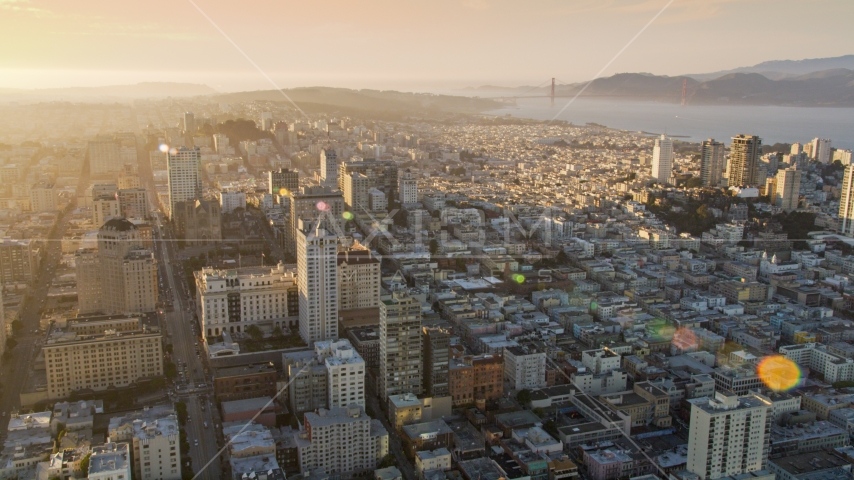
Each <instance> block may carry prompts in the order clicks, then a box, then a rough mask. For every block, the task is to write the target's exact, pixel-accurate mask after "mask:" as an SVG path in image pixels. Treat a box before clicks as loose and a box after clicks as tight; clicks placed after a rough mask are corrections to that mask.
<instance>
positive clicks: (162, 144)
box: [158, 143, 169, 153]
mask: <svg viewBox="0 0 854 480" xmlns="http://www.w3.org/2000/svg"><path fill="white" fill-rule="evenodd" d="M158 148H159V149H160V151H161V152H163V153H166V152H168V151H169V145H166V144H165V143H161V144H160V147H158Z"/></svg>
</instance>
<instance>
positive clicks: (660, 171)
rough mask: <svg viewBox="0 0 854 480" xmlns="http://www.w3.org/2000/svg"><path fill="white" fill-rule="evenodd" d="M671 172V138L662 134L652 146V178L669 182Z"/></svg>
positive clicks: (661, 181) (662, 182) (664, 182)
mask: <svg viewBox="0 0 854 480" xmlns="http://www.w3.org/2000/svg"><path fill="white" fill-rule="evenodd" d="M672 174H673V139H671V138H667V135H662V136H661V138H656V139H655V145H654V146H653V148H652V178H653V179H655V180H656V181H657V182H658V183H661V184H665V185H666V184H668V183H670V177H671V175H672Z"/></svg>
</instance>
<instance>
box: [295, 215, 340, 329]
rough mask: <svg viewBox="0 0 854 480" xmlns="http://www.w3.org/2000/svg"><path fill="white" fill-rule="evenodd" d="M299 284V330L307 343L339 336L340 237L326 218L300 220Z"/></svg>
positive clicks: (298, 240) (298, 236)
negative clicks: (328, 225)
mask: <svg viewBox="0 0 854 480" xmlns="http://www.w3.org/2000/svg"><path fill="white" fill-rule="evenodd" d="M297 284H298V286H299V333H300V336H301V337H302V339H303V340H305V343H307V344H309V345H313V344H314V342H317V341H320V340H334V339H336V338H338V237H337V236H336V235H335V234H334V233H333V232H332V231H331V230H327V227H326V220H324V219H319V220H314V221H302V222H300V228H299V229H298V231H297Z"/></svg>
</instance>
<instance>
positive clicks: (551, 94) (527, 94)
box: [488, 77, 688, 107]
mask: <svg viewBox="0 0 854 480" xmlns="http://www.w3.org/2000/svg"><path fill="white" fill-rule="evenodd" d="M548 85H549V81H548V80H547V81H545V82H543V83H541V84H539V85H537V86H536V87H531V88H529V89H528V90H525V91H524V92H521V93H519V94H518V95H510V96H498V97H488V98H490V99H492V100H498V101H499V102H503V103H510V104H516V100H518V99H520V98H549V99H550V100H551V106H552V107H554V106H555V99H556V98H574V97H575V96H577V95H578V91H573V92H570V93H560V94H558V93H556V87H562V86H566V87H578V83H575V84H572V83H569V82H564V81H562V80H559V79H557V78H554V77H552V79H551V88H550V89H549V90H548V91H547V92H546V93H531V92H534V91H535V90H541V89H543V88H545V87H546V86H548ZM687 94H688V79H687V78H683V79H682V101H681V104H682V106H685V104H686V103H687ZM583 96H585V97H634V96H636V95H633V94H628V93H587V92H585V93H584V94H583Z"/></svg>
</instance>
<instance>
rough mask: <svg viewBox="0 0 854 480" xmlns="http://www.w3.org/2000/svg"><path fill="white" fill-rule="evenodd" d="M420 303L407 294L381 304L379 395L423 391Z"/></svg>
mask: <svg viewBox="0 0 854 480" xmlns="http://www.w3.org/2000/svg"><path fill="white" fill-rule="evenodd" d="M422 367H423V365H422V363H421V302H419V301H418V300H416V299H414V298H412V297H411V296H409V294H408V293H406V292H405V291H396V292H393V293H392V294H391V295H390V296H389V297H388V298H383V299H382V301H381V302H380V378H379V396H380V399H382V400H385V399H387V398H388V397H389V396H391V395H399V394H404V393H411V394H414V395H419V394H421V392H422V388H423V385H422V378H421V377H422Z"/></svg>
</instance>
